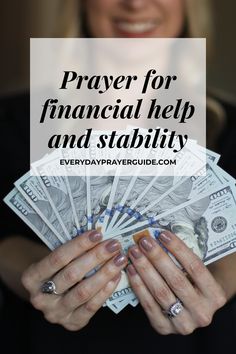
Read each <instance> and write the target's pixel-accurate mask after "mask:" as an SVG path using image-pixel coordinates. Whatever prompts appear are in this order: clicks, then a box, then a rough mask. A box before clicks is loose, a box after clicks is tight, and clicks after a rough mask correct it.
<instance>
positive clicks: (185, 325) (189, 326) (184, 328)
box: [178, 321, 196, 336]
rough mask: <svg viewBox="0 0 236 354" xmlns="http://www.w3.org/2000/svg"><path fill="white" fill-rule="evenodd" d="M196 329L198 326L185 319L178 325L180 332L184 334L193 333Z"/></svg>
mask: <svg viewBox="0 0 236 354" xmlns="http://www.w3.org/2000/svg"><path fill="white" fill-rule="evenodd" d="M195 329H196V326H195V325H194V324H193V323H191V322H189V321H183V322H181V324H179V325H178V332H179V333H180V334H182V335H183V336H187V335H189V334H192V333H193V331H194V330H195Z"/></svg>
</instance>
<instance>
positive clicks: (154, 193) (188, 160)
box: [109, 145, 204, 233]
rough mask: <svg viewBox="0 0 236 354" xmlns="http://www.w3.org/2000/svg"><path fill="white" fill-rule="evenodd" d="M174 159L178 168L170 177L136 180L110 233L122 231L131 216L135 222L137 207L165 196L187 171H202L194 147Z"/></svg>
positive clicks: (145, 177) (174, 169)
mask: <svg viewBox="0 0 236 354" xmlns="http://www.w3.org/2000/svg"><path fill="white" fill-rule="evenodd" d="M176 159H177V160H178V167H177V168H175V167H173V172H172V176H171V175H168V176H155V177H148V176H140V177H138V178H137V179H136V181H135V184H134V185H133V186H132V188H131V189H130V190H129V188H128V190H127V192H129V196H128V197H127V198H126V202H125V204H124V205H120V209H119V210H118V211H117V214H118V213H120V215H119V216H117V217H116V219H117V221H116V223H115V225H114V224H113V229H112V230H111V229H109V232H110V233H111V232H113V230H116V229H123V228H124V225H125V226H126V225H128V224H129V223H130V218H131V217H132V216H133V219H132V221H134V219H136V221H137V220H138V219H139V217H140V213H139V211H137V210H136V209H137V205H141V206H142V208H143V209H144V208H145V206H148V205H150V203H151V202H152V201H153V200H158V199H159V198H160V196H161V195H163V194H164V195H165V193H167V192H168V191H169V190H170V189H171V188H172V186H174V185H176V184H178V183H179V182H180V181H181V180H182V179H183V177H182V176H185V175H186V171H187V169H189V168H190V169H191V171H193V173H196V171H197V169H199V166H201V169H204V161H203V160H202V159H201V158H199V157H198V154H197V150H196V146H195V145H193V146H190V147H189V148H186V149H185V151H180V152H179V153H178V154H177V155H176ZM188 174H189V172H188ZM127 192H126V194H127ZM132 221H131V222H132Z"/></svg>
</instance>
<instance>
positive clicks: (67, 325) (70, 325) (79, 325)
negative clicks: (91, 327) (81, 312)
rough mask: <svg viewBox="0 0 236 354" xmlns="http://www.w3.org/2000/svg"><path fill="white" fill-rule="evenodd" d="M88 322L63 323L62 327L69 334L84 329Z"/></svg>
mask: <svg viewBox="0 0 236 354" xmlns="http://www.w3.org/2000/svg"><path fill="white" fill-rule="evenodd" d="M88 322H89V321H83V323H64V324H62V326H63V327H64V328H65V329H66V330H67V331H71V332H76V331H79V330H81V329H82V328H84V327H85V326H86V325H87V324H88Z"/></svg>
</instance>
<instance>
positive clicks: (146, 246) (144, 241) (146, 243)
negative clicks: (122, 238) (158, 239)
mask: <svg viewBox="0 0 236 354" xmlns="http://www.w3.org/2000/svg"><path fill="white" fill-rule="evenodd" d="M139 243H140V245H141V246H142V247H143V248H144V250H145V251H147V252H150V251H151V250H152V248H153V244H152V242H151V241H150V240H149V239H148V238H147V237H143V238H142V239H141V240H140V242H139Z"/></svg>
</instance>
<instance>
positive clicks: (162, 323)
mask: <svg viewBox="0 0 236 354" xmlns="http://www.w3.org/2000/svg"><path fill="white" fill-rule="evenodd" d="M160 241H161V242H162V244H163V245H164V246H165V247H166V248H167V249H168V250H169V252H170V253H171V254H173V255H174V256H175V258H176V259H177V260H178V262H179V263H180V264H181V265H182V267H183V268H184V270H185V272H186V273H187V276H186V275H185V274H186V273H184V272H183V271H182V270H181V269H180V268H178V267H177V266H176V265H175V263H174V262H173V260H172V259H171V258H170V257H169V256H168V254H167V253H166V252H165V251H164V250H163V249H162V248H161V247H160V245H159V244H158V243H157V242H156V241H155V240H154V239H152V238H151V237H143V238H141V239H140V241H139V244H138V245H135V246H133V247H131V248H130V249H129V257H130V259H131V262H132V265H129V266H128V276H129V280H130V283H131V286H132V288H133V290H134V292H135V294H136V296H137V297H138V299H139V301H140V303H141V305H142V307H143V309H144V311H145V312H146V314H147V316H148V318H149V320H150V323H151V325H152V326H153V328H154V329H155V330H156V331H157V332H159V333H160V334H171V333H179V334H183V335H187V334H190V333H192V332H193V331H194V330H195V329H196V328H198V327H205V326H208V325H209V324H210V323H211V321H212V317H213V315H214V313H215V311H216V310H217V309H219V308H220V307H222V306H223V305H224V304H225V302H226V296H225V293H224V291H223V289H222V287H221V286H220V285H219V284H218V283H217V282H216V280H215V279H214V278H213V276H212V275H211V273H210V272H209V270H208V269H207V268H206V267H205V265H204V264H203V262H202V261H201V260H200V258H198V257H197V256H196V255H195V254H194V253H193V252H192V251H191V250H190V249H189V248H188V247H187V246H186V245H185V244H184V243H183V242H182V241H181V240H180V239H179V238H178V237H177V236H175V235H174V234H172V233H171V232H169V231H165V232H163V233H161V235H160ZM178 300H180V302H181V304H182V305H181V304H180V312H179V313H178V314H177V315H176V316H175V317H173V316H171V317H170V316H168V311H169V310H170V308H171V306H172V305H173V304H175V303H176V302H177V301H178ZM177 307H178V306H177Z"/></svg>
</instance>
